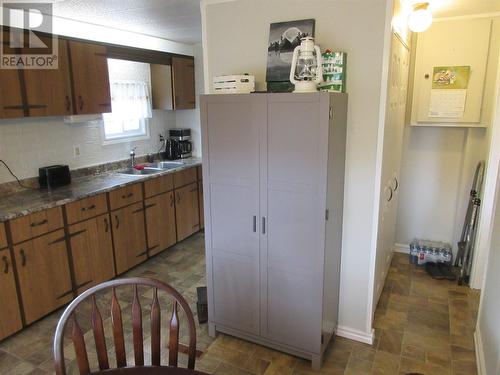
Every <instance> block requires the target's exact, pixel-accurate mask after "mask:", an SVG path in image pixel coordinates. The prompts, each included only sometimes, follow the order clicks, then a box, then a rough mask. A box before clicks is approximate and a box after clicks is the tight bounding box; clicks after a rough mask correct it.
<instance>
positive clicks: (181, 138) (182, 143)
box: [165, 128, 193, 160]
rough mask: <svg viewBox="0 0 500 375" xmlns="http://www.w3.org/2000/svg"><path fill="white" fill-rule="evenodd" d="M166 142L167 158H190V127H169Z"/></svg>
mask: <svg viewBox="0 0 500 375" xmlns="http://www.w3.org/2000/svg"><path fill="white" fill-rule="evenodd" d="M168 135H169V137H168V139H167V142H166V150H165V152H166V157H167V159H169V160H177V159H186V158H190V157H191V156H192V154H193V142H191V129H187V128H176V129H170V130H169V132H168Z"/></svg>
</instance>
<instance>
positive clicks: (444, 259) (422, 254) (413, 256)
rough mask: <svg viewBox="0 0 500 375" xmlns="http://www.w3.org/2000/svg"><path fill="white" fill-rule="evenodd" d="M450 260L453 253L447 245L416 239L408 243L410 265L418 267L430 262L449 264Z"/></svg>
mask: <svg viewBox="0 0 500 375" xmlns="http://www.w3.org/2000/svg"><path fill="white" fill-rule="evenodd" d="M452 258H453V253H452V251H451V245H450V244H449V243H446V242H438V241H429V240H419V239H417V238H416V239H414V240H413V241H412V242H411V243H410V263H413V264H418V265H422V264H425V263H431V262H432V263H446V264H451V261H452Z"/></svg>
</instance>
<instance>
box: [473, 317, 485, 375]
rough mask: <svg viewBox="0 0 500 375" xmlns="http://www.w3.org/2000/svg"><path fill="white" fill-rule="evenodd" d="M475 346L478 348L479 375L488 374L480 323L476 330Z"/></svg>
mask: <svg viewBox="0 0 500 375" xmlns="http://www.w3.org/2000/svg"><path fill="white" fill-rule="evenodd" d="M474 347H475V349H476V363H477V373H478V375H487V374H486V362H485V359H484V350H483V339H482V338H481V330H480V329H479V325H478V326H477V327H476V332H474Z"/></svg>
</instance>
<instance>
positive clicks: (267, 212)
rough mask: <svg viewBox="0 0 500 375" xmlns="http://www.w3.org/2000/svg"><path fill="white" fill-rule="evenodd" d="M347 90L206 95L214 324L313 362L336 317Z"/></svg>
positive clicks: (315, 364) (205, 161) (211, 316)
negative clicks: (309, 92) (335, 92)
mask: <svg viewBox="0 0 500 375" xmlns="http://www.w3.org/2000/svg"><path fill="white" fill-rule="evenodd" d="M346 118H347V95H346V94H334V93H311V94H236V95H203V96H202V98H201V122H202V142H203V181H205V189H204V200H205V238H206V239H205V241H206V252H207V283H208V298H209V331H210V334H211V335H215V334H216V332H217V331H218V332H224V333H227V334H230V335H234V336H237V337H240V338H243V339H246V340H249V341H253V342H256V343H259V344H262V345H266V346H269V347H272V348H275V349H278V350H282V351H284V352H287V353H291V354H293V355H297V356H300V357H303V358H306V359H310V360H312V363H313V367H316V368H318V367H320V365H321V358H322V354H323V352H324V350H325V348H326V346H327V345H328V342H329V340H330V339H331V338H332V337H333V334H334V331H335V329H336V326H337V317H338V295H339V282H340V256H341V243H342V208H343V195H344V170H345V142H346Z"/></svg>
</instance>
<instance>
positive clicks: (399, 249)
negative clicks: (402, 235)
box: [394, 243, 410, 254]
mask: <svg viewBox="0 0 500 375" xmlns="http://www.w3.org/2000/svg"><path fill="white" fill-rule="evenodd" d="M394 252H395V253H402V254H409V253H410V245H408V244H404V243H395V244H394Z"/></svg>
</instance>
